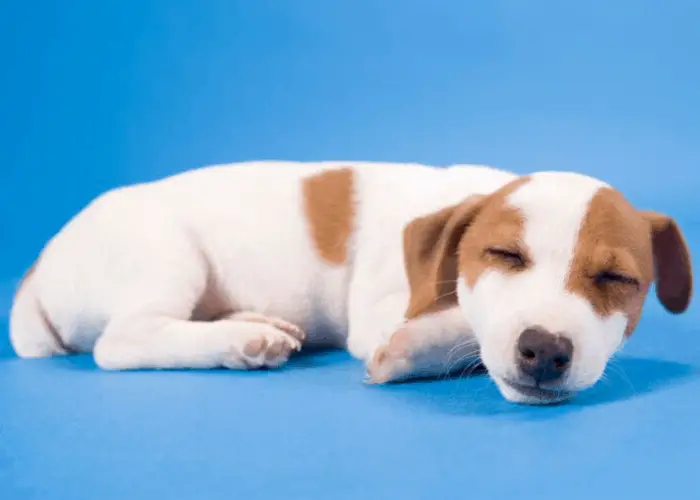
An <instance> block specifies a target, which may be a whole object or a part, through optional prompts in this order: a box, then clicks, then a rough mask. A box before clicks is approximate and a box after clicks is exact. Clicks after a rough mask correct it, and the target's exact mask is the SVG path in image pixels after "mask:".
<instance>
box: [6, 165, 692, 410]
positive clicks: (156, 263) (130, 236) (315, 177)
mask: <svg viewBox="0 0 700 500" xmlns="http://www.w3.org/2000/svg"><path fill="white" fill-rule="evenodd" d="M652 282H655V284H656V291H657V295H658V298H659V299H660V301H661V303H662V304H663V305H664V307H665V308H666V309H667V310H669V311H670V312H672V313H680V312H683V311H684V310H685V309H686V308H687V307H688V305H689V302H690V297H691V289H692V275H691V261H690V256H689V252H688V248H687V246H686V244H685V242H684V239H683V236H682V234H681V231H680V230H679V228H678V226H677V224H676V223H675V222H674V220H672V219H671V218H669V217H667V216H665V215H661V214H658V213H655V212H648V211H639V210H637V209H635V208H633V207H632V205H631V204H630V203H629V202H628V201H626V199H625V198H624V197H623V196H622V195H621V194H620V193H619V192H618V191H616V190H614V189H613V188H611V187H610V186H608V185H606V184H605V183H603V182H602V181H599V180H596V179H592V178H590V177H586V176H583V175H580V174H575V173H568V172H541V173H535V174H533V175H528V176H516V175H514V174H512V173H508V172H504V171H501V170H496V169H492V168H489V167H480V166H470V165H455V166H452V167H449V168H433V167H429V166H424V165H409V164H375V163H364V164H358V163H350V164H349V163H330V162H328V163H313V164H312V163H292V162H257V163H252V162H251V163H242V164H232V165H219V166H212V167H207V168H202V169H196V170H193V171H190V172H186V173H182V174H179V175H175V176H172V177H169V178H166V179H163V180H160V181H157V182H152V183H146V184H140V185H136V186H130V187H123V188H120V189H115V190H113V191H110V192H108V193H106V194H104V195H102V196H100V197H99V198H97V199H96V200H95V201H93V202H92V203H91V204H90V205H89V206H88V207H87V208H85V209H84V210H83V211H82V212H81V213H79V214H78V215H77V216H76V217H75V218H73V220H71V221H70V222H69V223H68V224H67V225H66V226H65V227H64V228H63V229H62V230H61V231H60V232H59V233H58V235H56V236H55V237H54V238H53V239H52V240H51V241H50V242H49V243H48V245H47V246H46V247H45V249H44V250H43V252H42V254H41V256H40V258H39V259H38V260H37V262H36V264H35V265H34V266H33V267H32V269H31V270H30V271H29V272H28V273H27V276H26V277H25V279H24V280H23V283H22V285H21V287H20V289H19V291H18V293H17V296H16V298H15V302H14V306H13V310H12V314H11V322H10V331H11V333H10V335H11V341H12V344H13V346H14V349H15V351H16V353H17V354H18V355H19V356H20V357H24V358H33V357H43V356H51V355H58V354H65V353H70V352H91V351H92V352H93V355H94V358H95V361H96V363H97V364H98V366H100V367H102V368H104V369H112V370H128V369H147V368H150V369H167V368H214V367H228V368H234V369H251V368H261V367H278V366H280V365H282V364H283V363H284V362H285V361H286V360H287V359H288V358H289V356H290V354H291V352H292V351H294V350H296V349H299V348H300V347H301V345H302V344H319V343H331V344H335V345H339V346H343V347H346V348H347V349H348V350H349V351H350V352H351V353H352V354H353V355H354V356H356V357H357V358H360V359H362V360H364V361H365V362H366V363H367V369H368V370H367V371H368V374H369V379H370V380H371V381H374V382H377V383H382V382H389V381H397V380H401V379H405V378H407V377H411V376H416V375H418V374H420V375H431V374H439V373H442V372H444V371H445V370H448V369H456V370H459V369H463V368H464V367H465V364H467V363H473V362H474V359H473V356H474V355H476V354H477V353H478V354H480V357H481V360H482V362H483V364H484V366H485V367H486V369H487V371H488V373H489V375H490V376H491V377H492V378H493V380H494V381H495V383H496V384H497V385H498V387H499V389H500V391H501V393H502V394H503V395H504V397H505V398H506V399H508V400H510V401H514V402H523V403H546V402H554V401H560V400H563V399H566V398H568V397H569V396H571V395H573V394H574V393H576V392H577V391H580V390H582V389H584V388H587V387H590V386H592V385H593V384H594V383H595V382H596V381H597V380H598V379H599V378H600V377H601V375H602V374H603V371H604V369H605V367H606V364H607V362H608V360H609V359H610V357H611V356H612V355H613V353H615V352H616V351H617V349H618V348H619V347H620V346H621V345H622V344H623V342H624V340H625V339H626V338H628V337H629V335H630V334H631V333H632V331H633V330H634V329H635V327H636V325H637V323H638V321H639V318H640V314H641V311H642V307H643V303H644V300H645V297H646V295H647V292H648V290H649V287H650V285H651V284H652ZM321 332H324V335H322V334H321ZM328 332H331V334H330V335H328V334H327V333H328Z"/></svg>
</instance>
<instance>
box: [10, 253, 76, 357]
mask: <svg viewBox="0 0 700 500" xmlns="http://www.w3.org/2000/svg"><path fill="white" fill-rule="evenodd" d="M35 270H36V263H35V264H34V265H33V266H32V267H31V268H30V269H29V271H27V273H26V274H25V275H24V278H22V280H21V281H20V284H19V287H18V288H17V292H16V293H15V300H14V303H13V304H12V311H11V312H10V343H11V344H12V348H13V349H14V351H15V353H16V354H17V356H19V357H20V358H45V357H49V356H54V355H59V354H66V353H67V352H68V349H66V346H65V345H64V344H63V342H62V341H61V336H60V335H59V334H58V332H57V331H56V327H55V326H54V325H53V324H52V323H51V321H50V320H49V318H48V316H47V314H46V311H45V310H44V308H43V307H42V306H41V303H40V301H39V296H38V292H37V287H36V283H35V281H34V278H35V276H34V275H35Z"/></svg>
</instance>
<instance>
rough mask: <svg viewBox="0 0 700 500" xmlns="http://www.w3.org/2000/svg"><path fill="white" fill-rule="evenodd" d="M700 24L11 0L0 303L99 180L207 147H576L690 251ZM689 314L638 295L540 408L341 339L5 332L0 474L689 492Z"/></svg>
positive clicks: (534, 5)
mask: <svg viewBox="0 0 700 500" xmlns="http://www.w3.org/2000/svg"><path fill="white" fill-rule="evenodd" d="M699 25H700V3H698V2H694V1H692V0H676V1H673V2H671V1H668V2H662V1H641V0H616V1H614V2H613V1H610V0H589V1H588V2H563V1H562V2H555V1H544V0H529V1H527V2H526V1H518V0H494V1H490V2H479V1H466V0H461V1H460V0H441V1H439V2H418V1H413V0H400V1H399V0H395V1H389V0H356V1H353V2H332V1H324V0H287V1H284V0H278V1H272V0H250V1H243V0H227V1H224V0H210V1H207V2H200V3H197V2H194V1H181V0H160V1H158V0H120V1H112V0H105V1H102V2H92V1H82V0H66V1H63V2H58V1H46V0H44V1H41V0H38V1H35V2H20V1H18V0H6V1H5V2H3V3H2V4H1V5H0V47H2V48H1V49H0V51H1V52H0V53H2V55H3V57H2V67H1V69H0V71H2V73H1V78H0V91H1V93H2V94H1V95H2V108H1V111H0V134H1V135H0V137H1V140H0V145H1V146H0V172H1V173H0V237H1V238H2V246H1V247H0V248H1V250H0V251H1V252H2V253H1V255H2V259H0V306H1V307H0V322H2V326H1V328H2V329H3V331H5V332H6V330H7V328H6V320H7V312H8V310H9V307H10V303H11V297H12V292H13V290H14V286H15V284H16V282H17V279H18V278H19V277H20V276H21V274H22V273H23V272H24V269H25V268H26V267H27V266H28V265H29V264H30V263H31V261H32V260H33V259H34V258H35V256H36V254H37V253H38V251H39V250H40V248H41V246H42V244H43V243H44V242H45V241H46V239H47V238H49V237H50V236H51V235H52V234H53V233H54V232H56V231H57V230H58V229H59V228H60V226H61V225H62V224H63V223H65V222H66V220H67V219H68V218H69V217H71V216H72V215H73V214H74V213H75V212H76V211H77V210H79V209H80V208H81V207H82V206H84V205H85V204H86V203H87V202H88V201H89V200H90V199H91V198H92V197H94V196H95V195H97V194H98V193H100V192H101V191H103V190H105V189H108V188H111V187H114V186H115V185H119V184H124V183H131V182H136V181H143V180H148V179H153V178H155V177H159V176H163V175H165V174H170V173H174V172H178V171H181V170H183V169H187V168H192V167H196V166H199V165H203V164H208V163H215V162H216V163H218V162H227V161H237V160H248V159H263V158H265V159H267V158H273V159H298V160H326V159H343V160H348V159H357V160H388V161H420V162H427V163H434V164H447V163H451V162H475V163H488V164H492V165H496V166H499V167H503V168H509V169H513V170H516V171H519V172H527V171H532V170H540V169H572V170H578V171H582V172H585V173H590V174H594V175H597V176H600V177H603V178H604V179H606V180H608V181H610V182H612V183H614V184H616V185H617V186H618V187H619V188H621V189H622V190H623V191H624V192H625V193H626V194H627V195H628V196H629V197H630V198H631V199H632V200H633V201H634V202H636V203H638V204H639V205H640V206H644V207H645V208H653V209H657V210H661V211H666V212H668V213H671V214H672V215H674V216H675V217H677V219H678V221H679V222H680V223H681V225H682V227H683V229H684V230H685V232H686V235H687V237H688V240H689V242H690V243H691V245H692V246H693V248H694V249H695V250H696V252H695V253H696V254H697V253H698V248H699V247H700V216H698V211H697V209H696V208H695V207H698V198H697V193H698V191H699V189H700V173H698V167H699V166H700V140H699V139H700V92H698V89H700V65H698V55H697V54H698V49H699V48H700V30H699V29H698V26H699ZM695 263H696V267H697V263H698V260H697V259H696V260H695ZM699 324H700V314H699V313H698V307H696V306H694V307H693V308H692V309H691V310H690V311H689V312H688V313H687V314H685V315H683V316H678V317H672V316H669V315H666V314H664V313H663V312H662V311H661V308H660V307H659V305H658V304H657V303H656V301H655V300H654V299H652V300H650V303H649V305H648V308H647V313H646V314H645V317H644V319H643V321H642V325H641V327H640V329H639V331H638V333H637V334H636V335H635V337H634V338H633V340H632V342H631V344H630V345H629V347H628V349H627V350H626V351H625V354H624V355H622V356H621V357H620V358H619V359H618V360H617V361H616V363H615V365H614V366H613V368H612V369H611V371H610V373H609V377H608V382H606V383H605V384H601V385H600V386H599V387H597V388H596V389H594V390H593V391H591V392H590V393H588V394H586V395H585V396H584V397H582V398H580V400H578V401H577V402H576V403H574V404H571V405H567V406H563V407H558V408H548V409H531V408H519V407H514V406H510V405H507V404H505V403H504V402H502V401H501V399H500V397H499V396H498V394H497V393H496V391H495V389H493V387H492V386H491V384H490V383H489V382H488V381H487V380H485V379H483V378H480V379H472V380H454V381H443V382H437V383H421V384H408V385H404V386H397V387H393V388H381V389H377V388H371V389H370V388H366V387H363V386H362V385H361V384H360V383H359V380H361V378H362V367H361V366H360V365H359V364H357V363H355V362H353V361H352V360H349V359H348V358H347V357H345V356H343V355H341V354H325V355H318V356H311V357H307V358H304V359H301V360H299V361H297V362H296V363H294V364H293V366H291V367H290V368H288V369H286V370H283V371H282V372H279V373H274V374H238V373H236V374H233V373H168V374H163V373H138V374H116V375H115V374H103V373H99V372H98V371H96V370H95V369H94V366H93V364H92V362H91V360H90V359H89V358H88V357H84V358H82V357H81V358H75V359H69V360H65V359H64V360H42V361H36V362H22V361H19V360H17V359H14V358H13V356H12V354H11V351H10V350H9V347H8V344H7V341H6V337H7V336H6V335H3V336H2V340H0V355H1V356H2V359H1V360H0V496H1V497H2V498H12V499H14V498H18V499H19V498H22V499H24V498H34V497H36V498H42V499H45V498H70V499H72V500H75V499H82V498H86V499H87V498H111V497H115V498H144V497H147V496H153V497H155V496H159V497H163V498H229V497H241V498H246V497H247V498H300V499H302V498H304V499H311V498H332V497H337V498H363V497H366V498H382V499H390V498H433V497H434V496H445V497H448V496H457V497H471V496H477V495H478V496H479V497H481V498H485V499H499V498H505V495H513V496H515V495H517V496H518V498H538V499H546V498H561V497H566V498H572V499H573V498H596V497H597V498H613V497H618V498H619V497H620V496H622V497H630V498H633V497H634V498H657V497H661V498H664V497H671V496H674V495H675V498H681V499H685V498H688V499H691V498H696V497H697V496H698V495H700V493H698V488H697V481H696V477H695V475H696V468H697V464H698V463H700V453H699V452H698V450H700V431H699V430H698V422H700V418H699V417H700V379H699V378H698V373H700V372H699V371H698V370H700V332H698V331H697V330H698V325H699ZM307 368H308V369H307ZM311 368H313V369H311ZM8 495H9V496H8Z"/></svg>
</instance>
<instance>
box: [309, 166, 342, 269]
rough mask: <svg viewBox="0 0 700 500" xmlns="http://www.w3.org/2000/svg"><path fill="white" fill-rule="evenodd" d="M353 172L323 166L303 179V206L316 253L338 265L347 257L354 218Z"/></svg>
mask: <svg viewBox="0 0 700 500" xmlns="http://www.w3.org/2000/svg"><path fill="white" fill-rule="evenodd" d="M354 176H355V174H354V172H353V170H352V169H351V168H349V167H348V168H340V169H335V170H325V171H323V172H321V173H318V174H315V175H312V176H310V177H308V178H306V179H305V180H304V181H303V185H302V192H303V196H304V210H305V213H306V218H307V219H308V221H309V227H310V231H311V237H312V240H313V243H314V246H315V247H316V251H317V252H318V254H319V256H320V257H321V258H322V259H323V260H325V261H326V262H328V263H330V264H334V265H340V264H343V263H345V262H346V261H347V258H348V242H349V240H350V236H351V234H352V230H353V224H354V218H355V204H354Z"/></svg>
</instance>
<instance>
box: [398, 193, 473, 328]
mask: <svg viewBox="0 0 700 500" xmlns="http://www.w3.org/2000/svg"><path fill="white" fill-rule="evenodd" d="M484 199H485V196H471V197H469V198H467V199H466V200H465V201H463V202H462V203H460V204H458V205H453V206H450V207H447V208H444V209H442V210H440V211H438V212H435V213H432V214H429V215H426V216H424V217H419V218H417V219H415V220H413V221H411V222H410V223H409V224H408V225H407V226H406V227H405V229H404V234H403V236H404V238H403V246H404V258H405V266H406V275H407V277H408V284H409V288H410V293H411V298H410V301H409V305H408V310H407V311H406V318H407V319H410V318H415V317H416V316H419V315H421V314H425V313H429V312H435V311H439V310H443V309H446V308H448V307H451V306H453V305H455V304H456V303H457V294H456V290H457V274H458V270H457V267H458V266H457V249H458V247H459V242H460V241H461V239H462V236H463V235H464V233H465V231H466V230H467V228H468V227H469V225H470V224H471V223H472V221H473V220H474V217H476V215H477V213H478V212H479V209H480V208H481V206H482V205H483V200H484Z"/></svg>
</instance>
